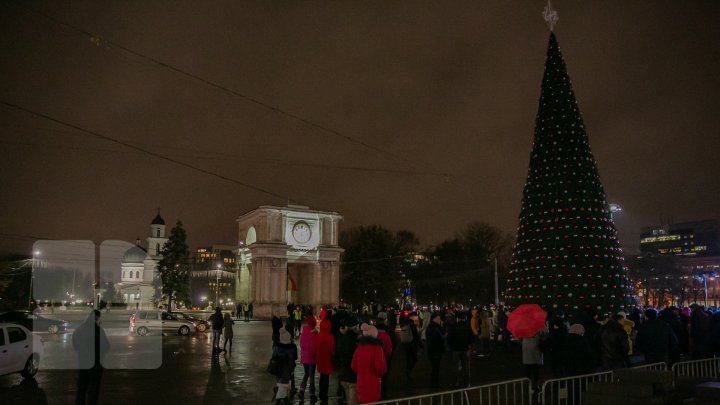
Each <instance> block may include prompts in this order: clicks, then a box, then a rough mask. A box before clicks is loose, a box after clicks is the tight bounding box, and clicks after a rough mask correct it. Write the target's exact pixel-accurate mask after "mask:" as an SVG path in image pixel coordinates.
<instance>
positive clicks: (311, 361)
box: [299, 315, 318, 400]
mask: <svg viewBox="0 0 720 405" xmlns="http://www.w3.org/2000/svg"><path fill="white" fill-rule="evenodd" d="M316 325H317V320H315V317H314V316H312V315H310V316H306V317H305V326H303V327H302V331H301V332H300V362H301V363H302V365H303V370H304V371H305V373H304V374H303V379H302V383H300V393H299V395H300V400H302V399H304V398H305V386H307V383H308V380H309V381H310V395H311V398H314V397H315V346H316V343H317V342H316V340H317V336H318V333H317V331H316V330H315V326H316Z"/></svg>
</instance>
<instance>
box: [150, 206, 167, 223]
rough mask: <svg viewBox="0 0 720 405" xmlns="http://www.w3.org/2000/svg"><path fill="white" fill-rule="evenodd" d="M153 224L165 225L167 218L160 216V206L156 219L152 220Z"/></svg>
mask: <svg viewBox="0 0 720 405" xmlns="http://www.w3.org/2000/svg"><path fill="white" fill-rule="evenodd" d="M151 225H165V220H164V219H162V217H161V216H160V208H158V212H157V215H156V216H155V219H153V220H152V223H151Z"/></svg>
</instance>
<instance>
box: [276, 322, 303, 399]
mask: <svg viewBox="0 0 720 405" xmlns="http://www.w3.org/2000/svg"><path fill="white" fill-rule="evenodd" d="M278 333H279V335H280V337H279V339H278V342H277V343H276V344H275V349H274V352H273V357H275V358H276V359H278V373H277V380H276V382H277V392H276V394H275V404H276V405H280V404H283V405H284V404H289V403H290V398H289V396H290V392H291V378H292V375H293V370H294V369H295V361H297V358H298V355H297V346H295V343H293V341H292V334H291V333H290V331H289V330H288V328H280V331H279V332H278Z"/></svg>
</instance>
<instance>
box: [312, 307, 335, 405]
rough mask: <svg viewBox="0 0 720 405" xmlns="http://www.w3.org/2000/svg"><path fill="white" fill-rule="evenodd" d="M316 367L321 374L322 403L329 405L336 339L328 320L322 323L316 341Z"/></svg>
mask: <svg viewBox="0 0 720 405" xmlns="http://www.w3.org/2000/svg"><path fill="white" fill-rule="evenodd" d="M315 365H316V369H317V372H318V373H319V374H320V393H319V394H320V395H319V397H320V402H321V403H322V404H327V402H328V389H329V388H330V387H329V386H330V375H331V374H332V373H334V372H335V337H334V336H333V335H332V323H331V322H330V320H329V319H327V318H326V319H323V320H322V322H320V333H318V336H317V339H316V340H315Z"/></svg>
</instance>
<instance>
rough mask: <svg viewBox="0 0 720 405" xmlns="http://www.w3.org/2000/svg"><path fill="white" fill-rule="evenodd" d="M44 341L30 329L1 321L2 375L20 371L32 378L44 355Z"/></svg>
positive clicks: (0, 360) (0, 349)
mask: <svg viewBox="0 0 720 405" xmlns="http://www.w3.org/2000/svg"><path fill="white" fill-rule="evenodd" d="M43 345H44V342H43V340H42V339H41V338H40V336H38V335H35V334H33V333H32V332H31V331H30V330H29V329H27V328H26V327H24V326H22V325H18V324H14V323H0V375H5V374H10V373H20V374H21V375H22V376H23V377H25V378H32V377H33V376H34V375H35V373H37V371H38V366H39V365H40V358H41V357H42V356H43V355H44V347H43Z"/></svg>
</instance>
